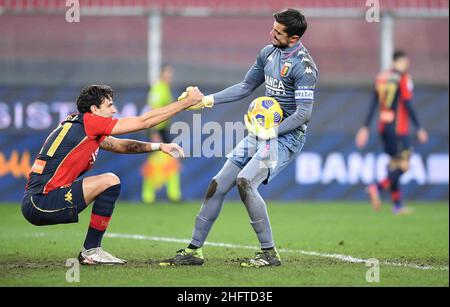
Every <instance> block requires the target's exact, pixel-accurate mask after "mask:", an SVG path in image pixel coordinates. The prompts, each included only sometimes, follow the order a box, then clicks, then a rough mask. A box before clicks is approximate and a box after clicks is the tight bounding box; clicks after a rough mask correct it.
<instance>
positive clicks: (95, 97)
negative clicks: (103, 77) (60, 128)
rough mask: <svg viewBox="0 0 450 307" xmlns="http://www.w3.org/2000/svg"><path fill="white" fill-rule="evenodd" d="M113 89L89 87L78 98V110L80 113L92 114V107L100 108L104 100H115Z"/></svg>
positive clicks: (97, 86)
mask: <svg viewBox="0 0 450 307" xmlns="http://www.w3.org/2000/svg"><path fill="white" fill-rule="evenodd" d="M113 94H114V93H113V89H112V88H111V87H110V86H108V85H96V84H93V85H88V86H86V87H85V88H83V89H82V90H81V92H80V95H79V96H78V98H77V109H78V112H80V113H86V112H91V106H92V105H96V106H97V108H100V105H101V104H102V102H103V100H104V99H112V98H113Z"/></svg>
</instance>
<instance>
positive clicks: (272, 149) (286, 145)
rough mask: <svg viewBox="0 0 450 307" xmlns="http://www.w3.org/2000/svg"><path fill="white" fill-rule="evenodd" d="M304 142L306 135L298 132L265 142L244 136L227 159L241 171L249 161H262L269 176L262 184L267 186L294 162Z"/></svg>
mask: <svg viewBox="0 0 450 307" xmlns="http://www.w3.org/2000/svg"><path fill="white" fill-rule="evenodd" d="M305 140H306V134H305V132H303V131H300V130H295V131H293V132H290V133H286V134H284V135H280V136H279V137H278V138H277V139H272V140H267V141H258V140H257V139H256V138H255V137H253V136H246V137H245V138H243V139H242V141H241V142H239V144H238V145H237V146H236V147H235V148H234V149H233V151H232V152H231V153H229V154H228V155H227V158H228V159H229V160H230V161H231V162H233V163H234V164H235V165H237V166H238V167H240V168H241V169H242V168H244V167H245V165H247V163H248V162H249V161H250V160H251V159H257V160H260V161H262V162H263V163H265V164H266V165H267V167H268V169H269V175H268V177H267V179H266V180H265V181H264V182H263V183H264V184H267V183H268V182H270V181H271V180H272V179H273V178H274V177H275V176H276V175H277V174H278V173H279V172H281V171H282V170H283V169H284V168H285V167H286V166H287V165H288V164H289V163H291V162H292V160H294V158H295V156H296V155H297V153H299V152H300V151H301V150H302V148H303V145H304V144H305Z"/></svg>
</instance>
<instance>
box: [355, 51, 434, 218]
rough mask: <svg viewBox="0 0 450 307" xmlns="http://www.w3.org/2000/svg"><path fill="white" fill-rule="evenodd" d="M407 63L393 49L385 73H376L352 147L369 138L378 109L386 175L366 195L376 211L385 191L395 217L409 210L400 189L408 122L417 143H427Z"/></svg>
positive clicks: (408, 145) (407, 150)
mask: <svg viewBox="0 0 450 307" xmlns="http://www.w3.org/2000/svg"><path fill="white" fill-rule="evenodd" d="M409 65H410V62H409V58H408V56H407V54H406V53H405V52H404V51H401V50H397V51H395V52H394V55H393V64H392V67H391V69H389V70H388V71H384V72H381V73H380V74H378V76H377V78H376V82H375V90H374V94H373V98H372V102H371V105H370V108H369V112H368V114H367V117H366V120H365V122H364V126H363V127H361V128H360V129H359V130H358V133H357V135H356V146H357V147H358V148H363V147H364V146H366V144H367V141H368V139H369V126H370V123H371V122H372V119H373V117H374V114H375V111H376V109H378V110H379V116H378V134H379V136H380V139H381V142H382V143H383V147H384V151H385V152H386V153H387V154H388V155H389V156H390V161H389V165H388V176H387V178H385V179H384V180H382V181H380V182H378V183H376V184H372V185H369V186H368V187H367V192H368V194H369V196H370V200H371V203H372V207H373V209H374V210H375V211H378V210H380V208H381V200H380V195H379V194H380V192H383V191H387V190H389V191H390V193H391V199H392V203H393V207H392V210H393V212H394V213H395V214H409V213H412V212H413V211H412V209H410V208H407V207H405V206H404V204H403V201H402V195H401V190H400V177H401V176H402V175H403V174H404V173H405V172H406V171H407V170H408V169H409V158H410V156H411V151H412V148H411V142H410V138H409V120H410V119H411V121H412V122H413V124H414V126H415V128H416V130H417V139H418V140H419V142H420V143H425V142H427V140H428V133H427V132H426V131H425V130H424V129H423V128H421V126H420V124H419V120H418V118H417V115H416V112H415V111H414V108H413V106H412V102H411V101H412V98H413V87H414V86H413V82H412V79H411V77H410V75H409V74H408V73H407V71H408V68H409Z"/></svg>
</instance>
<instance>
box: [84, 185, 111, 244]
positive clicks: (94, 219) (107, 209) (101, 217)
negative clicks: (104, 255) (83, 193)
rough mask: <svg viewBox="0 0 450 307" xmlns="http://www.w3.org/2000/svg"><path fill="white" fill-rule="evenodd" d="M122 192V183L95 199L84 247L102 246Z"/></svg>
mask: <svg viewBox="0 0 450 307" xmlns="http://www.w3.org/2000/svg"><path fill="white" fill-rule="evenodd" d="M119 194H120V184H117V185H114V186H112V187H109V188H108V189H106V190H105V191H104V192H103V193H101V194H100V195H99V196H97V198H96V199H95V201H94V206H93V208H92V215H91V222H90V224H89V229H88V233H87V235H86V240H85V241H84V248H85V249H90V248H95V247H99V246H101V243H102V238H103V234H104V233H105V231H106V229H107V228H108V225H109V221H110V220H111V216H112V214H113V211H114V206H115V202H116V200H117V198H118V197H119Z"/></svg>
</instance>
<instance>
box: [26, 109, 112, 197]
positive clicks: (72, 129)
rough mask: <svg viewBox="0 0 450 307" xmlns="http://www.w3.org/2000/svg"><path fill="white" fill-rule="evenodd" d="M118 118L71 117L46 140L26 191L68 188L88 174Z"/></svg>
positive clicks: (41, 192)
mask: <svg viewBox="0 0 450 307" xmlns="http://www.w3.org/2000/svg"><path fill="white" fill-rule="evenodd" d="M116 123H117V119H114V118H109V117H102V116H97V115H94V114H92V113H89V112H88V113H79V114H73V115H70V116H69V117H68V118H67V119H66V120H64V121H63V122H61V123H60V124H59V126H58V127H57V128H56V129H55V130H53V132H52V133H50V135H49V136H48V137H47V139H46V140H45V142H44V145H43V146H42V148H41V150H40V152H39V154H38V155H37V157H36V159H35V161H34V163H33V166H32V168H31V171H30V173H29V176H28V182H27V185H26V188H25V189H26V190H27V191H28V192H29V193H32V194H47V193H48V192H50V191H52V190H54V189H57V188H60V187H67V186H70V185H71V184H72V183H73V182H74V181H75V180H76V179H77V178H78V177H79V176H81V175H83V174H84V173H85V172H86V171H88V170H89V169H90V168H91V167H92V166H93V164H94V162H95V159H96V158H97V154H98V149H99V147H100V144H101V143H102V142H103V140H104V139H105V138H106V137H107V136H108V135H110V134H111V131H112V129H113V128H114V126H115V125H116Z"/></svg>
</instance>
